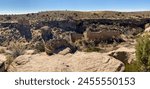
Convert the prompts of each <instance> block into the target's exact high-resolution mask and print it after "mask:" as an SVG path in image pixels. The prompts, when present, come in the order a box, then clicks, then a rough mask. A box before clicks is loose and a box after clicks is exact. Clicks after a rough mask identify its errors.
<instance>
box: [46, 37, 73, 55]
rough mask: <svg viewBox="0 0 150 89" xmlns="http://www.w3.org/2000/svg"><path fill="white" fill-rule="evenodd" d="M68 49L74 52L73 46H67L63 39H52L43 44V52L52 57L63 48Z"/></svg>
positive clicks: (67, 43)
mask: <svg viewBox="0 0 150 89" xmlns="http://www.w3.org/2000/svg"><path fill="white" fill-rule="evenodd" d="M67 47H69V48H70V49H71V51H72V52H73V51H74V48H73V46H71V45H70V44H69V42H67V41H66V40H64V39H52V40H49V41H48V42H46V44H45V51H46V53H47V54H48V55H52V54H54V53H59V52H60V51H62V50H64V49H65V48H67Z"/></svg>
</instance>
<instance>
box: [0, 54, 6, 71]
mask: <svg viewBox="0 0 150 89" xmlns="http://www.w3.org/2000/svg"><path fill="white" fill-rule="evenodd" d="M6 61H7V59H6V56H5V55H4V54H0V72H5V71H6V64H5V62H6Z"/></svg>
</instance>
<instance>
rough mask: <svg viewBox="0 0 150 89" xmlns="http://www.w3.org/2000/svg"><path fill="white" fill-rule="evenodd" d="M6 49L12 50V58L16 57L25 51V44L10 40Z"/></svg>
mask: <svg viewBox="0 0 150 89" xmlns="http://www.w3.org/2000/svg"><path fill="white" fill-rule="evenodd" d="M8 49H9V50H10V51H11V52H12V53H11V55H12V57H13V58H16V57H18V56H20V55H23V54H24V53H25V45H24V44H23V43H19V42H12V43H10V46H9V47H8Z"/></svg>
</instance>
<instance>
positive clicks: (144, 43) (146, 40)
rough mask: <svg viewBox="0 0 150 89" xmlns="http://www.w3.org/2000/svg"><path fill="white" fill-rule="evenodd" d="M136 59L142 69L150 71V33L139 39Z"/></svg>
mask: <svg viewBox="0 0 150 89" xmlns="http://www.w3.org/2000/svg"><path fill="white" fill-rule="evenodd" d="M136 60H137V62H138V65H139V70H140V71H143V72H147V71H150V35H147V34H146V35H144V36H140V37H139V38H138V39H137V44H136Z"/></svg>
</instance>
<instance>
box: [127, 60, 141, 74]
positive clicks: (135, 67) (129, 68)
mask: <svg viewBox="0 0 150 89" xmlns="http://www.w3.org/2000/svg"><path fill="white" fill-rule="evenodd" d="M139 71H140V70H139V66H138V62H137V61H134V62H132V63H131V64H128V63H126V64H125V72H139Z"/></svg>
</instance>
